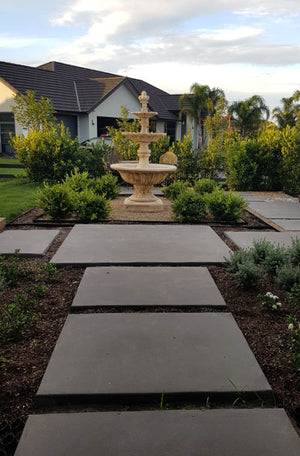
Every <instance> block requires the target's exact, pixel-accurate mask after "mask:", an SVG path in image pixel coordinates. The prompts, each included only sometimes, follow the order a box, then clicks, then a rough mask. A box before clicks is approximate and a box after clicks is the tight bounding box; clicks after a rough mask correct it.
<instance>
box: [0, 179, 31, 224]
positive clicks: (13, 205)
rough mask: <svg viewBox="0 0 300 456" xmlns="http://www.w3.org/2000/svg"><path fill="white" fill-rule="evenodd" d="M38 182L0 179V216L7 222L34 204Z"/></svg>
mask: <svg viewBox="0 0 300 456" xmlns="http://www.w3.org/2000/svg"><path fill="white" fill-rule="evenodd" d="M38 187H39V185H38V184H34V183H33V182H30V181H29V180H27V179H0V217H6V219H7V222H10V221H11V220H12V219H14V218H15V217H17V216H18V215H19V214H21V213H22V212H24V211H26V210H28V209H30V208H32V207H34V206H36V190H37V188H38Z"/></svg>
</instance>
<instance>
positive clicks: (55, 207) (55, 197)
mask: <svg viewBox="0 0 300 456" xmlns="http://www.w3.org/2000/svg"><path fill="white" fill-rule="evenodd" d="M74 195H75V193H74V192H73V191H72V190H71V189H70V187H69V186H68V185H66V184H55V185H52V186H50V185H48V184H44V187H43V188H41V189H39V190H38V191H37V200H38V205H39V206H40V207H41V208H42V209H43V211H44V212H45V213H46V214H48V215H50V216H51V217H53V219H54V220H58V219H65V218H67V217H70V216H71V215H72V213H73V211H74V201H75V196H74Z"/></svg>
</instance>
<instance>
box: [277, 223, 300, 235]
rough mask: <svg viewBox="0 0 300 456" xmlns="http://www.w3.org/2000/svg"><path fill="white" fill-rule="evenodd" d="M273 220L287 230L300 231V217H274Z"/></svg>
mask: <svg viewBox="0 0 300 456" xmlns="http://www.w3.org/2000/svg"><path fill="white" fill-rule="evenodd" d="M272 222H274V223H276V225H278V226H280V228H283V229H284V230H285V231H299V233H300V219H272ZM299 237H300V235H299Z"/></svg>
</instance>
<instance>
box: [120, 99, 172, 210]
mask: <svg viewBox="0 0 300 456" xmlns="http://www.w3.org/2000/svg"><path fill="white" fill-rule="evenodd" d="M139 101H140V103H141V105H142V109H141V111H140V112H133V113H132V114H134V115H135V116H137V117H138V118H139V119H140V123H141V131H140V132H138V133H132V132H123V133H122V134H123V135H124V136H125V137H126V138H128V139H131V140H132V141H136V142H137V143H139V149H138V157H139V161H138V162H130V161H129V162H128V163H126V162H123V163H115V164H113V165H111V168H112V169H114V170H116V171H118V172H119V173H120V174H121V176H122V178H123V180H124V181H125V182H128V183H129V184H132V185H133V186H134V190H135V191H134V193H133V195H132V196H130V197H128V198H126V199H125V202H124V205H125V207H126V209H127V210H129V211H132V212H159V211H161V210H163V203H162V201H161V199H159V198H157V197H156V196H155V195H153V193H152V187H153V185H157V184H160V183H161V182H163V180H164V179H165V178H166V177H167V175H168V174H169V173H171V172H175V171H176V170H177V168H176V166H173V165H162V164H155V163H149V157H150V150H149V144H150V143H152V142H155V141H157V140H159V139H160V138H162V137H163V136H165V135H166V134H165V133H149V119H150V118H151V117H153V116H155V115H157V112H150V111H148V101H149V97H148V95H147V93H146V92H145V91H143V92H142V93H141V95H140V96H139Z"/></svg>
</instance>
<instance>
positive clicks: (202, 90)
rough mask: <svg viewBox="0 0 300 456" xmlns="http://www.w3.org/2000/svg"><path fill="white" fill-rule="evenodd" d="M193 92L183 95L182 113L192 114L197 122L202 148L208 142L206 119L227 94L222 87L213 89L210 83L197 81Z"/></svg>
mask: <svg viewBox="0 0 300 456" xmlns="http://www.w3.org/2000/svg"><path fill="white" fill-rule="evenodd" d="M190 91H191V93H185V94H183V95H181V97H180V99H179V106H180V110H181V113H182V114H188V115H190V116H191V117H192V118H193V119H194V120H195V121H196V123H197V127H198V143H199V148H200V149H202V148H203V147H204V146H205V142H206V133H205V125H204V122H205V119H206V117H207V116H212V115H213V114H214V112H215V108H216V104H217V102H218V100H219V99H220V98H224V97H225V94H224V92H223V90H222V89H219V88H215V87H214V88H213V89H211V88H210V87H209V86H208V85H200V84H197V83H196V82H195V83H194V84H193V85H192V86H191V89H190Z"/></svg>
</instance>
